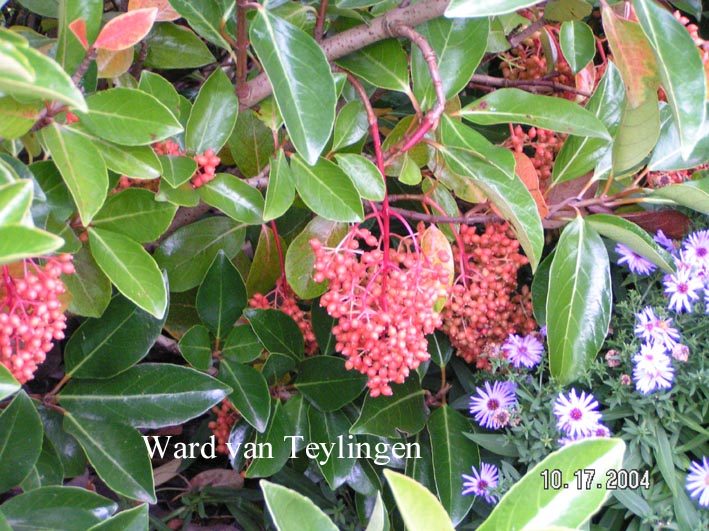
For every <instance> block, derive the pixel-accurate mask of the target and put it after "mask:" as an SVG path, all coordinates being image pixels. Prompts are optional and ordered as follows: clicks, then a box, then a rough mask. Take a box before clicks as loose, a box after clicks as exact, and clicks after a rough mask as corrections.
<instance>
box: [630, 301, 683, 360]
mask: <svg viewBox="0 0 709 531" xmlns="http://www.w3.org/2000/svg"><path fill="white" fill-rule="evenodd" d="M635 317H636V318H637V320H638V321H637V324H636V325H635V335H636V336H638V337H640V338H642V339H644V340H645V341H648V342H657V343H660V344H661V345H662V346H663V347H664V348H665V350H672V349H673V348H674V346H675V345H676V344H677V342H678V341H679V339H680V335H679V332H678V331H677V329H676V328H674V327H672V326H670V325H671V323H672V319H669V318H668V319H660V318H659V317H657V315H655V311H654V310H653V309H652V308H651V307H650V306H646V307H645V308H643V309H642V310H641V311H640V312H639V313H637V314H635Z"/></svg>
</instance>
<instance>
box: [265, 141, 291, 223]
mask: <svg viewBox="0 0 709 531" xmlns="http://www.w3.org/2000/svg"><path fill="white" fill-rule="evenodd" d="M294 199H295V179H294V178H293V173H292V172H291V169H290V166H289V165H288V161H287V160H286V156H285V154H284V153H283V150H280V151H279V152H278V154H277V155H276V158H275V159H273V160H272V161H271V167H270V171H269V174H268V187H267V188H266V201H265V205H264V207H263V220H264V221H271V220H272V219H276V218H279V217H281V216H282V215H283V214H285V213H286V210H288V209H289V208H290V206H291V205H292V204H293V200H294Z"/></svg>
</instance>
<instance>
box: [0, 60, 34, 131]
mask: <svg viewBox="0 0 709 531" xmlns="http://www.w3.org/2000/svg"><path fill="white" fill-rule="evenodd" d="M0 65H2V51H0ZM0 68H3V66H0ZM3 70H4V72H3V74H5V75H7V70H5V68H3ZM41 108H42V105H41V104H40V103H39V102H36V101H35V102H28V103H21V102H19V101H17V100H16V99H15V98H13V97H11V96H5V97H0V137H2V138H4V139H5V140H13V139H15V138H20V137H22V136H24V135H25V133H27V132H28V131H29V130H30V129H32V126H33V125H34V124H35V122H36V121H37V120H39V119H40V109H41Z"/></svg>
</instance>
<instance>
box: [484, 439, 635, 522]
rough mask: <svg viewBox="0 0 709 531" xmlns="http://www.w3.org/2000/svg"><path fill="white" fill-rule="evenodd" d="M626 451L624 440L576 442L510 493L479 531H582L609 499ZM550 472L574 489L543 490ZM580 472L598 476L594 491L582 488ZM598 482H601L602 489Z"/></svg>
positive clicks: (559, 452)
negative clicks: (611, 478)
mask: <svg viewBox="0 0 709 531" xmlns="http://www.w3.org/2000/svg"><path fill="white" fill-rule="evenodd" d="M624 451H625V443H623V441H622V440H620V439H602V438H593V439H586V440H582V441H579V442H574V443H570V444H568V445H566V446H564V448H562V449H561V450H557V451H556V452H553V453H551V454H550V455H548V456H547V457H546V458H545V459H544V460H543V461H542V462H541V463H539V464H538V465H537V466H535V467H534V468H533V469H531V470H530V471H529V472H527V474H525V476H524V477H523V478H522V479H521V480H520V481H518V482H517V483H515V484H514V485H513V486H512V488H511V489H510V490H509V491H507V494H505V496H504V497H503V498H502V499H501V500H500V501H499V502H498V504H497V505H496V506H495V509H493V511H492V514H490V516H489V517H488V518H487V520H485V522H484V523H483V524H482V525H481V526H480V527H478V531H493V530H497V529H519V530H520V531H521V530H531V529H537V528H544V527H547V526H565V527H569V528H571V529H578V528H579V527H581V525H582V524H583V523H584V522H586V521H588V520H589V519H590V517H591V516H592V515H593V514H594V513H595V512H596V511H597V510H598V509H600V507H601V505H603V502H604V501H605V500H606V498H607V497H608V494H609V493H608V491H607V490H606V489H605V477H606V473H607V472H608V471H609V470H614V469H619V468H620V467H621V465H622V463H623V452H624ZM550 470H559V471H561V475H562V478H563V479H564V480H565V481H567V482H568V483H569V488H567V489H559V490H556V489H545V488H543V487H544V479H543V477H542V474H543V473H544V471H550ZM578 470H589V471H593V474H594V478H595V480H594V481H593V482H592V483H591V488H590V489H585V488H583V489H577V488H576V481H575V478H574V473H575V472H577V471H578ZM584 474H586V473H584ZM596 481H600V482H601V485H602V487H601V488H598V487H597V486H596V483H595V482H596ZM583 486H584V487H585V485H583Z"/></svg>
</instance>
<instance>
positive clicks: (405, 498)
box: [384, 470, 455, 531]
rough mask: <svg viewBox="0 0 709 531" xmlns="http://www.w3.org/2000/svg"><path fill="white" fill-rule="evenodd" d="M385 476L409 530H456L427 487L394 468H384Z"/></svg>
mask: <svg viewBox="0 0 709 531" xmlns="http://www.w3.org/2000/svg"><path fill="white" fill-rule="evenodd" d="M384 477H385V478H386V479H387V482H388V483H389V487H391V491H392V493H393V494H394V499H395V500H396V506H397V508H398V509H399V513H400V514H401V517H402V518H403V519H404V523H405V524H406V528H407V529H408V530H409V531H430V530H431V529H436V531H454V529H455V526H454V525H453V522H451V520H450V518H449V516H448V514H447V513H446V510H445V509H444V508H443V506H442V505H441V503H440V502H439V501H438V500H437V499H436V497H435V496H434V495H433V494H431V492H430V491H429V490H428V489H426V487H424V486H423V485H421V484H420V483H417V482H416V481H415V480H413V479H411V478H410V477H407V476H405V475H403V474H400V473H399V472H394V471H393V470H384Z"/></svg>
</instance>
